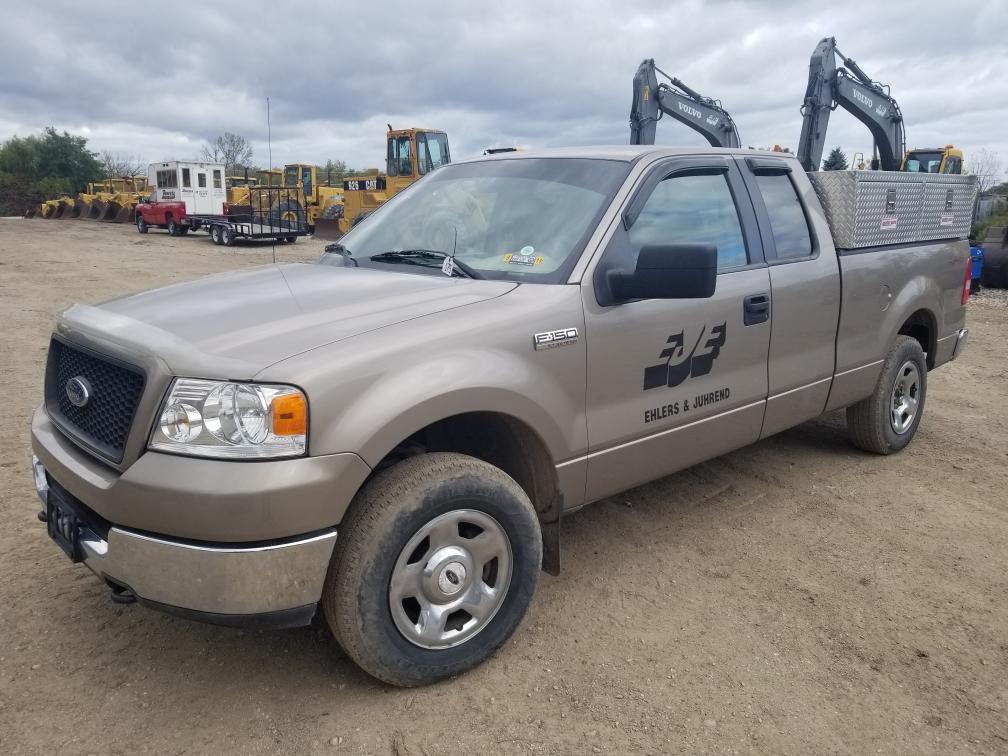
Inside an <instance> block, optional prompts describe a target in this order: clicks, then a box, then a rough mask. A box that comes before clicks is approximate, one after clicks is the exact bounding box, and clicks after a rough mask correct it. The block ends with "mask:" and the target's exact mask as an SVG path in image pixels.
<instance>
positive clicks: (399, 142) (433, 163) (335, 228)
mask: <svg viewBox="0 0 1008 756" xmlns="http://www.w3.org/2000/svg"><path fill="white" fill-rule="evenodd" d="M385 155H386V158H385V173H380V172H378V171H377V170H372V171H368V172H366V173H363V174H360V175H357V176H348V177H347V178H345V179H343V186H342V189H341V194H342V201H341V202H337V201H336V200H335V198H333V199H331V200H330V201H329V202H328V203H327V204H326V205H325V206H324V207H322V208H321V209H320V211H319V212H317V213H316V215H315V218H314V223H313V225H314V227H315V235H316V236H318V237H320V238H323V239H338V238H339V237H341V236H342V235H343V234H345V233H346V232H347V231H349V230H350V229H351V227H353V226H355V225H356V224H357V223H359V222H360V221H361V220H363V219H364V218H365V217H367V215H368V214H369V213H371V212H372V211H374V210H375V209H376V208H377V207H379V206H381V205H382V204H384V203H385V202H388V200H390V199H391V198H392V197H394V196H395V195H396V194H398V193H399V192H401V191H402V190H403V189H405V188H406V187H408V186H409V185H410V184H412V183H414V182H415V181H417V180H418V179H420V178H422V177H423V176H425V175H426V174H428V173H430V172H431V171H433V170H434V169H435V168H437V167H438V166H441V165H446V164H447V163H450V162H451V154H450V152H449V150H448V135H447V134H446V133H445V132H443V131H439V130H437V129H419V128H409V129H393V128H392V125H391V124H389V127H388V133H387V134H386V150H385ZM327 189H328V187H327Z"/></svg>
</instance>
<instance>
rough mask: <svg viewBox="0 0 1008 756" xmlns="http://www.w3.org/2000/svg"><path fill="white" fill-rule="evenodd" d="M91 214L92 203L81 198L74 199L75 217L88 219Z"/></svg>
mask: <svg viewBox="0 0 1008 756" xmlns="http://www.w3.org/2000/svg"><path fill="white" fill-rule="evenodd" d="M90 214H91V204H90V203H89V202H88V201H87V200H82V199H80V198H78V199H75V200H74V217H75V218H77V220H87V218H88V216H89V215H90Z"/></svg>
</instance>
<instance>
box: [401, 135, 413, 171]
mask: <svg viewBox="0 0 1008 756" xmlns="http://www.w3.org/2000/svg"><path fill="white" fill-rule="evenodd" d="M397 141H398V142H399V145H398V147H397V149H398V152H399V175H400V176H410V175H412V174H413V164H412V163H411V162H410V138H409V137H408V136H401V137H399V139H398V140H397Z"/></svg>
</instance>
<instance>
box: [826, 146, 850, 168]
mask: <svg viewBox="0 0 1008 756" xmlns="http://www.w3.org/2000/svg"><path fill="white" fill-rule="evenodd" d="M822 168H823V170H824V171H846V170H847V156H846V155H845V154H844V151H843V150H841V149H840V148H839V147H834V148H833V149H832V150H830V154H829V157H827V158H826V159H825V160H823V164H822Z"/></svg>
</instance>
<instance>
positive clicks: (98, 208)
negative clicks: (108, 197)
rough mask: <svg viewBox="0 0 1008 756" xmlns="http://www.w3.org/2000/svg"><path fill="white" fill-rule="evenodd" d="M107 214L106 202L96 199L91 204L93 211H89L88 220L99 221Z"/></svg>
mask: <svg viewBox="0 0 1008 756" xmlns="http://www.w3.org/2000/svg"><path fill="white" fill-rule="evenodd" d="M104 212H105V202H104V201H103V200H100V199H95V201H94V202H92V203H91V209H90V210H89V211H88V220H98V218H100V217H101V216H102V214H103V213H104Z"/></svg>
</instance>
